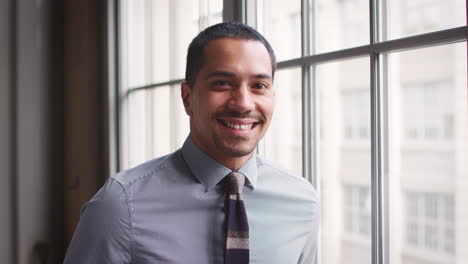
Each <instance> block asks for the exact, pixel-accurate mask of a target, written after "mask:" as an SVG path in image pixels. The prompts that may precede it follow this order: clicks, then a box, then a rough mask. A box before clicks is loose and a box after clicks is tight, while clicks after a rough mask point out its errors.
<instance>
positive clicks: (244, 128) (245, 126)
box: [219, 120, 255, 130]
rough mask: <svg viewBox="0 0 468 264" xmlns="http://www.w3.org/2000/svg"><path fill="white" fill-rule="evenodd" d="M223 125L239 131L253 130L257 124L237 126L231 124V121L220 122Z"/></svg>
mask: <svg viewBox="0 0 468 264" xmlns="http://www.w3.org/2000/svg"><path fill="white" fill-rule="evenodd" d="M219 121H220V122H221V123H222V124H223V125H225V126H227V127H229V128H233V129H237V130H251V129H252V127H254V125H255V123H250V124H235V123H232V122H229V121H225V120H219Z"/></svg>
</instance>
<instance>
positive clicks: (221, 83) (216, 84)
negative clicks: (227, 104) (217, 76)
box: [212, 80, 231, 88]
mask: <svg viewBox="0 0 468 264" xmlns="http://www.w3.org/2000/svg"><path fill="white" fill-rule="evenodd" d="M212 84H213V86H214V87H216V88H228V87H230V86H231V84H230V83H229V82H227V81H224V80H216V81H213V83H212Z"/></svg>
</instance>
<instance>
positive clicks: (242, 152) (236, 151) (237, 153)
mask: <svg viewBox="0 0 468 264" xmlns="http://www.w3.org/2000/svg"><path fill="white" fill-rule="evenodd" d="M231 140H232V141H238V142H239V143H234V145H233V146H232V145H231V144H230V143H229V142H224V141H225V140H223V139H222V138H221V137H219V136H216V135H215V136H214V137H213V143H214V145H215V146H216V148H217V149H218V150H219V151H220V152H222V153H224V154H225V155H227V156H230V157H236V158H240V157H245V156H247V155H249V154H250V153H252V152H253V151H254V150H255V147H256V146H257V143H258V142H255V143H249V141H250V140H249V139H246V138H244V137H239V136H237V137H234V138H232V139H231ZM244 144H252V145H251V146H246V147H243V145H244Z"/></svg>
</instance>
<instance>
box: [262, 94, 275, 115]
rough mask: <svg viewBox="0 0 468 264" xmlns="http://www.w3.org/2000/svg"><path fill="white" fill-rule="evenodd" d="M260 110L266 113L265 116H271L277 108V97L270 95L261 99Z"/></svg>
mask: <svg viewBox="0 0 468 264" xmlns="http://www.w3.org/2000/svg"><path fill="white" fill-rule="evenodd" d="M259 108H260V111H261V112H262V113H263V115H265V117H267V118H268V117H271V115H272V114H273V111H274V110H275V98H274V97H268V98H264V99H263V100H261V101H260V104H259Z"/></svg>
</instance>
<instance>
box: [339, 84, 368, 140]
mask: <svg viewBox="0 0 468 264" xmlns="http://www.w3.org/2000/svg"><path fill="white" fill-rule="evenodd" d="M341 97H342V100H341V105H342V112H343V114H342V116H343V121H342V122H343V127H344V129H343V137H344V140H346V141H369V138H370V127H369V125H370V123H369V118H370V115H369V108H370V105H369V97H370V95H369V91H368V90H357V91H345V92H343V93H342V96H341Z"/></svg>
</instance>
